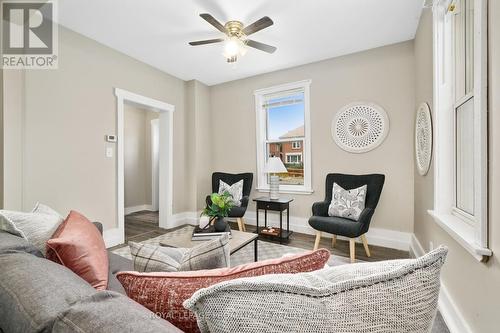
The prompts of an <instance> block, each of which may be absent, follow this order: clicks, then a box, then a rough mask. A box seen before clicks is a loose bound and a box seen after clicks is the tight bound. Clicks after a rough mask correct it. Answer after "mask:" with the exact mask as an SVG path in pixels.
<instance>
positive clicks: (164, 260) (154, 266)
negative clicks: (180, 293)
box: [128, 235, 230, 272]
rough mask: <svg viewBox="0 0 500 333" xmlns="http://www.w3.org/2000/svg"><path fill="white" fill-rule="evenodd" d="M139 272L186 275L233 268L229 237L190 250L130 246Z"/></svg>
mask: <svg viewBox="0 0 500 333" xmlns="http://www.w3.org/2000/svg"><path fill="white" fill-rule="evenodd" d="M128 245H129V247H130V254H131V255H132V260H133V262H134V269H135V270H136V271H138V272H183V271H197V270H202V269H214V268H223V267H229V263H230V262H229V255H230V248H229V236H228V235H223V236H221V237H218V238H216V239H214V240H211V241H208V242H203V243H201V244H200V245H197V246H195V247H193V248H190V249H182V248H172V247H165V246H156V245H150V244H141V243H135V242H129V244H128Z"/></svg>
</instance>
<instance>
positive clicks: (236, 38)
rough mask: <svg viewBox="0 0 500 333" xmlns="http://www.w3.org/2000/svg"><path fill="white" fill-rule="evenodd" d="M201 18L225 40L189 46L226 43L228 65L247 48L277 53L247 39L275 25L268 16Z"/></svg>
mask: <svg viewBox="0 0 500 333" xmlns="http://www.w3.org/2000/svg"><path fill="white" fill-rule="evenodd" d="M449 1H452V0H449ZM200 17H201V18H202V19H204V20H205V21H207V22H208V23H209V24H210V25H212V26H213V27H214V28H216V29H217V30H219V31H220V32H222V33H223V34H224V35H225V36H224V37H225V38H213V39H206V40H199V41H194V42H189V45H191V46H198V45H206V44H214V43H220V42H224V52H223V53H222V54H223V55H224V58H226V60H227V62H228V63H235V62H236V61H237V60H238V56H244V55H245V54H246V53H247V47H251V48H254V49H257V50H261V51H264V52H266V53H270V54H271V53H274V52H275V51H276V47H274V46H272V45H268V44H264V43H261V42H258V41H255V40H253V39H247V36H250V35H252V34H254V33H256V32H258V31H261V30H262V29H265V28H268V27H270V26H271V25H273V24H274V22H273V20H271V19H270V18H269V17H267V16H264V17H263V18H261V19H259V20H257V21H255V22H254V23H252V24H250V25H248V26H245V25H243V23H241V22H240V21H229V22H226V24H224V25H223V24H222V23H220V22H219V21H217V19H215V18H214V17H213V16H212V15H210V14H208V13H203V14H200Z"/></svg>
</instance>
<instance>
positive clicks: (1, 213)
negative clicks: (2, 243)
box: [0, 203, 64, 256]
mask: <svg viewBox="0 0 500 333" xmlns="http://www.w3.org/2000/svg"><path fill="white" fill-rule="evenodd" d="M63 221H64V218H63V217H62V216H61V215H59V214H58V213H57V212H56V211H54V210H53V209H52V208H50V207H48V206H45V205H43V204H41V203H37V204H36V206H35V208H34V209H33V210H32V211H31V213H24V212H15V211H9V210H0V230H3V231H6V232H8V233H11V234H13V235H16V236H19V237H22V238H24V239H26V240H27V241H28V242H30V243H31V244H33V246H34V247H36V248H37V249H38V250H40V252H42V254H43V255H44V256H45V253H46V246H45V244H46V243H47V241H48V240H49V239H50V237H52V235H53V234H54V232H55V231H56V230H57V228H58V227H59V225H60V224H61V223H62V222H63Z"/></svg>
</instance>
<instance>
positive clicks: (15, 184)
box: [3, 70, 33, 210]
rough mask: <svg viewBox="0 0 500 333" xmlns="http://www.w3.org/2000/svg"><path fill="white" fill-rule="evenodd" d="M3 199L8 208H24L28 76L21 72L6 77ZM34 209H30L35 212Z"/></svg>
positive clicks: (4, 75) (4, 85)
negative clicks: (23, 188) (25, 110)
mask: <svg viewBox="0 0 500 333" xmlns="http://www.w3.org/2000/svg"><path fill="white" fill-rule="evenodd" d="M3 79H4V84H3V95H4V99H3V125H4V126H3V143H4V148H3V152H4V156H3V158H4V160H3V162H4V166H3V177H4V184H3V200H4V208H5V209H11V210H22V208H23V193H22V192H23V191H22V187H23V170H24V165H23V156H24V149H23V145H24V131H23V128H24V125H23V124H24V103H25V102H24V95H25V89H24V86H25V75H24V71H21V70H4V74H3ZM31 208H33V207H27V209H31Z"/></svg>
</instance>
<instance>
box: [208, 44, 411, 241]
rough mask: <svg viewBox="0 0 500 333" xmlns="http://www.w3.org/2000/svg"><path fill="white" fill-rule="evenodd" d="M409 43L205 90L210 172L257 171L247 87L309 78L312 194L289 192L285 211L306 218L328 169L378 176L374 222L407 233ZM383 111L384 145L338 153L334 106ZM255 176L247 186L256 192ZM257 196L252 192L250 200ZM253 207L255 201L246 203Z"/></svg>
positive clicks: (250, 93) (250, 91)
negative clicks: (381, 181)
mask: <svg viewBox="0 0 500 333" xmlns="http://www.w3.org/2000/svg"><path fill="white" fill-rule="evenodd" d="M414 70H415V69H414V57H413V42H405V43H400V44H395V45H391V46H386V47H382V48H378V49H374V50H370V51H366V52H361V53H357V54H352V55H348V56H344V57H340V58H335V59H330V60H326V61H321V62H317V63H313V64H308V65H304V66H300V67H295V68H291V69H287V70H282V71H277V72H273V73H269V74H264V75H259V76H255V77H251V78H247V79H242V80H238V81H233V82H229V83H224V84H220V85H216V86H212V87H211V106H212V128H213V131H212V135H213V144H212V149H213V160H212V164H213V169H214V170H216V171H227V172H244V171H250V172H253V173H254V174H255V173H256V142H255V135H256V134H255V133H256V131H255V107H254V96H253V92H254V90H256V89H259V88H266V87H270V86H274V85H278V84H283V83H288V82H294V81H299V80H304V79H311V80H312V83H311V127H312V130H311V133H312V138H311V140H312V186H313V189H314V191H315V192H314V194H312V195H293V196H294V197H295V201H294V202H293V203H292V205H291V209H290V210H291V215H293V216H298V217H302V218H308V217H309V216H310V215H311V206H312V204H313V202H315V201H320V200H323V199H324V196H325V193H324V186H325V185H324V183H325V176H326V174H327V173H330V172H344V173H353V174H362V173H375V172H377V173H383V174H385V175H386V177H387V178H386V184H385V188H384V191H383V194H382V198H381V201H380V204H379V207H378V208H377V211H376V213H375V216H374V219H373V222H372V223H373V224H372V226H373V227H377V228H384V229H392V230H396V231H403V232H411V231H412V230H413V159H412V158H413V157H412V156H413V149H412V147H413V110H414V105H415V100H414V90H415V86H414V83H415V73H414ZM360 100H362V101H373V102H376V103H378V104H379V105H381V106H382V107H384V108H385V110H386V111H387V113H388V115H389V119H390V123H391V128H390V132H389V135H388V137H387V138H386V140H385V141H384V143H383V144H382V145H381V146H379V147H378V148H376V149H375V150H373V151H371V152H368V153H366V154H351V153H347V152H345V151H343V150H341V149H340V148H339V147H338V146H337V145H336V144H335V143H334V141H333V139H332V137H331V131H330V128H331V123H332V120H333V117H334V115H335V113H336V112H337V110H339V109H340V108H341V107H342V106H343V105H345V104H347V103H350V102H353V101H360ZM255 184H256V182H255V181H254V186H253V188H254V189H255ZM258 195H263V194H262V193H257V192H255V190H254V192H253V193H252V196H253V197H256V196H258ZM250 209H251V210H253V209H254V208H253V206H252V207H251V208H250Z"/></svg>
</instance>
